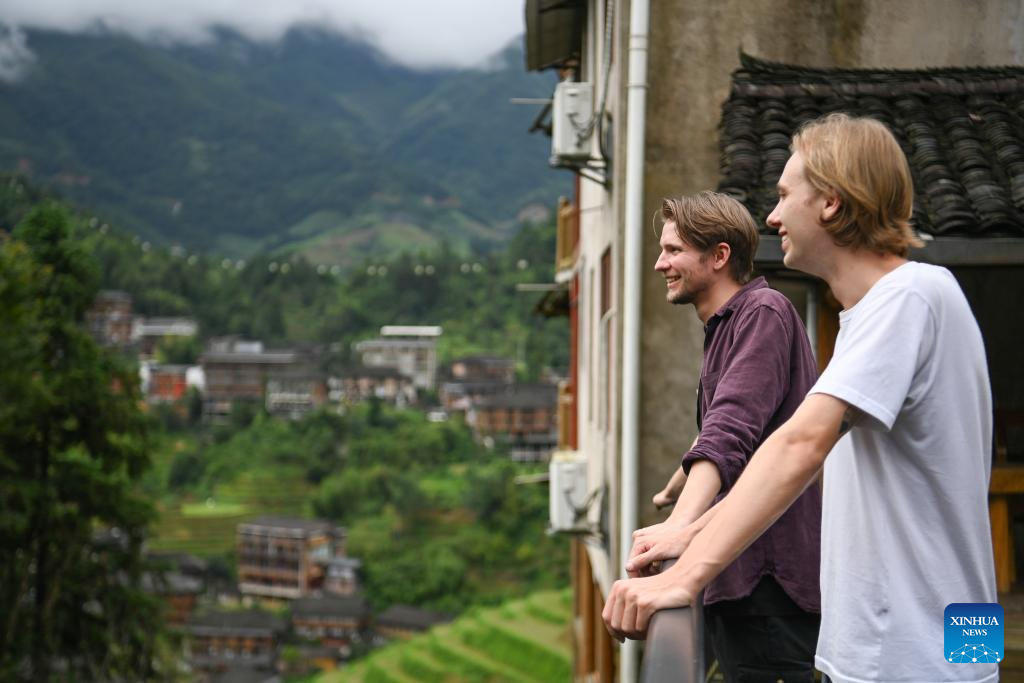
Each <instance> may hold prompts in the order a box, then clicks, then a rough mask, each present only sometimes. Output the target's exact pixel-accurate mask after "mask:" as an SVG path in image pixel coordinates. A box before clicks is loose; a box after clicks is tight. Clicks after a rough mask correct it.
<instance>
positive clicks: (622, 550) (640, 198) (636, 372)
mask: <svg viewBox="0 0 1024 683" xmlns="http://www.w3.org/2000/svg"><path fill="white" fill-rule="evenodd" d="M649 25H650V7H649V0H633V2H631V3H630V16H629V81H628V84H627V101H626V106H627V110H626V115H627V117H628V118H627V120H626V188H625V194H626V197H625V209H626V216H625V227H626V235H625V245H624V250H623V271H624V275H623V280H624V282H623V297H622V298H623V317H622V474H621V477H620V483H621V488H620V497H621V508H620V522H619V534H620V536H619V539H620V540H619V571H620V572H622V574H621V575H622V576H623V577H625V569H624V565H625V563H626V553H628V552H629V549H630V548H631V547H632V545H633V531H634V530H635V529H636V527H637V519H638V515H637V498H638V496H637V486H638V484H637V451H638V450H639V417H640V303H641V277H640V275H641V273H642V272H643V232H642V230H643V215H642V214H643V204H644V123H645V118H646V112H647V34H648V27H649ZM638 662H639V647H638V643H637V642H636V641H632V640H627V641H626V643H625V644H624V645H623V646H622V649H621V651H620V657H619V681H620V683H633V681H636V680H637V664H638Z"/></svg>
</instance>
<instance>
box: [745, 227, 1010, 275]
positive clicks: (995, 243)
mask: <svg viewBox="0 0 1024 683" xmlns="http://www.w3.org/2000/svg"><path fill="white" fill-rule="evenodd" d="M779 242H780V239H779V238H778V237H777V236H775V235H761V241H760V244H759V246H758V249H757V254H756V255H755V257H754V264H755V265H756V266H757V267H758V268H762V269H767V270H778V269H784V268H785V265H783V263H782V249H781V247H780V245H779ZM910 258H911V260H914V261H922V262H924V263H935V264H938V265H942V266H951V267H959V268H972V267H991V266H1022V265H1024V238H1021V237H985V238H980V239H979V238H977V237H933V238H931V239H929V240H927V241H926V242H925V245H924V247H923V248H921V249H913V250H911V253H910Z"/></svg>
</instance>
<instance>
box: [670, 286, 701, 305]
mask: <svg viewBox="0 0 1024 683" xmlns="http://www.w3.org/2000/svg"><path fill="white" fill-rule="evenodd" d="M695 297H696V294H695V293H694V292H691V291H690V290H688V289H681V290H679V291H678V292H669V293H668V294H667V295H665V300H666V301H668V302H669V303H670V304H674V305H676V306H686V305H687V304H692V303H693V300H694V298H695Z"/></svg>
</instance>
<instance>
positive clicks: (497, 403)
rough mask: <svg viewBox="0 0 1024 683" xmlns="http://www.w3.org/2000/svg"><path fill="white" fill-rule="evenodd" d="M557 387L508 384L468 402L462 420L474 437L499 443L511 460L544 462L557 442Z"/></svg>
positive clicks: (486, 441)
mask: <svg viewBox="0 0 1024 683" xmlns="http://www.w3.org/2000/svg"><path fill="white" fill-rule="evenodd" d="M557 413H558V388H557V387H556V386H555V385H553V384H510V385H507V386H506V387H505V389H504V390H503V391H502V392H500V393H495V394H492V395H488V396H483V397H481V398H479V399H477V400H475V401H473V402H472V404H471V406H470V408H469V411H468V412H467V414H466V421H467V422H468V423H469V425H470V426H471V427H472V428H473V433H474V435H475V436H476V437H477V438H478V439H480V440H482V441H484V442H485V443H489V442H490V440H501V441H503V442H504V443H505V444H506V446H507V447H508V450H509V455H510V456H511V457H512V458H513V459H515V460H545V459H547V457H548V456H549V455H550V454H551V451H552V450H554V448H555V446H556V445H557V442H558V424H557V422H556V419H557Z"/></svg>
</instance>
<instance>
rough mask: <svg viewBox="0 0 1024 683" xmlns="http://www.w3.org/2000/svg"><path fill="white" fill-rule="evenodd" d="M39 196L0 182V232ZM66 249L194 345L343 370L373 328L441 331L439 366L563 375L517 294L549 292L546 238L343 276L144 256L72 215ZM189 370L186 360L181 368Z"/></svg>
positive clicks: (564, 349) (163, 254)
mask: <svg viewBox="0 0 1024 683" xmlns="http://www.w3.org/2000/svg"><path fill="white" fill-rule="evenodd" d="M43 196H44V195H43V194H42V193H41V192H40V191H39V190H38V189H36V188H34V187H33V186H32V185H31V184H29V183H27V182H25V181H24V180H23V179H21V178H19V177H16V176H2V175H0V229H2V228H4V227H5V226H7V227H8V228H9V227H10V226H13V225H14V224H16V223H17V221H18V220H19V219H20V217H22V216H24V215H25V213H26V211H27V210H28V208H29V207H30V206H32V205H33V204H34V203H36V202H38V201H41V199H42V197H43ZM73 222H74V225H73V226H72V231H73V234H74V235H75V237H76V239H79V240H81V242H82V245H83V247H84V248H85V249H86V250H87V251H88V252H89V253H90V254H91V255H92V256H93V258H94V259H95V260H96V262H97V263H98V265H99V270H100V277H101V286H102V287H104V288H107V289H119V290H123V291H126V292H128V293H129V294H131V296H132V298H133V301H134V306H135V309H136V312H137V313H139V314H142V315H149V316H191V317H194V318H196V319H197V320H198V322H199V333H200V336H201V337H202V338H204V339H205V338H209V337H214V336H220V335H228V334H236V335H241V336H245V337H248V338H252V339H260V340H263V341H264V342H266V343H268V344H270V345H278V346H281V345H287V344H292V343H313V344H323V345H334V348H335V356H336V358H338V359H339V360H342V361H344V360H346V359H347V357H348V354H349V352H350V349H351V343H352V342H353V341H356V340H359V339H363V338H367V337H371V336H375V335H376V334H377V332H378V331H379V329H380V327H381V326H382V325H391V324H419V325H428V324H429V325H441V326H443V328H444V335H443V337H442V338H441V342H440V352H441V356H442V360H444V359H450V358H451V357H453V356H456V355H461V354H468V353H476V352H483V351H487V352H489V353H498V354H503V355H506V356H508V357H514V358H517V359H518V360H519V361H520V367H519V370H520V372H521V374H523V375H524V376H526V377H536V376H538V375H539V373H540V372H541V370H542V369H543V368H545V367H554V368H565V367H566V366H567V364H568V326H567V323H566V319H565V318H554V319H551V318H544V317H542V316H539V315H537V314H536V313H535V312H534V309H535V307H536V304H537V301H538V295H537V294H536V293H524V292H519V291H517V290H516V284H518V283H536V282H551V280H552V276H553V254H554V240H555V230H554V227H553V226H552V225H542V224H526V225H523V226H520V227H519V228H518V230H517V231H515V232H514V235H513V237H512V238H511V239H510V241H509V242H508V244H507V245H506V246H505V247H504V248H502V249H499V250H496V251H492V252H490V253H488V254H486V255H476V256H473V255H470V254H462V253H459V252H457V251H455V249H454V248H453V247H452V246H451V245H450V244H448V243H446V242H443V243H442V244H441V245H440V246H439V247H437V248H434V249H431V250H427V249H424V250H422V251H418V252H412V253H411V252H401V253H398V254H396V255H393V256H391V257H389V258H384V259H379V260H374V261H363V262H362V263H361V264H360V265H359V267H358V268H354V269H351V270H350V271H341V270H340V269H333V270H332V269H330V268H327V267H326V266H322V265H321V266H316V265H313V264H312V263H310V262H309V261H307V260H306V259H305V258H304V257H302V256H281V255H278V256H272V255H260V256H256V257H254V258H252V259H251V260H248V261H245V260H230V259H224V258H219V257H211V256H208V255H205V254H202V253H199V254H187V253H186V252H184V251H182V250H180V249H172V248H167V247H157V246H153V245H151V244H150V243H148V242H145V241H142V240H139V239H138V238H131V237H129V236H128V235H127V234H125V233H124V232H123V231H122V230H121V229H120V228H119V227H117V226H116V225H111V224H108V223H106V222H104V220H103V219H101V218H100V217H97V216H93V215H92V214H91V213H86V212H79V213H77V214H75V220H74V221H73ZM183 360H187V359H183Z"/></svg>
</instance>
